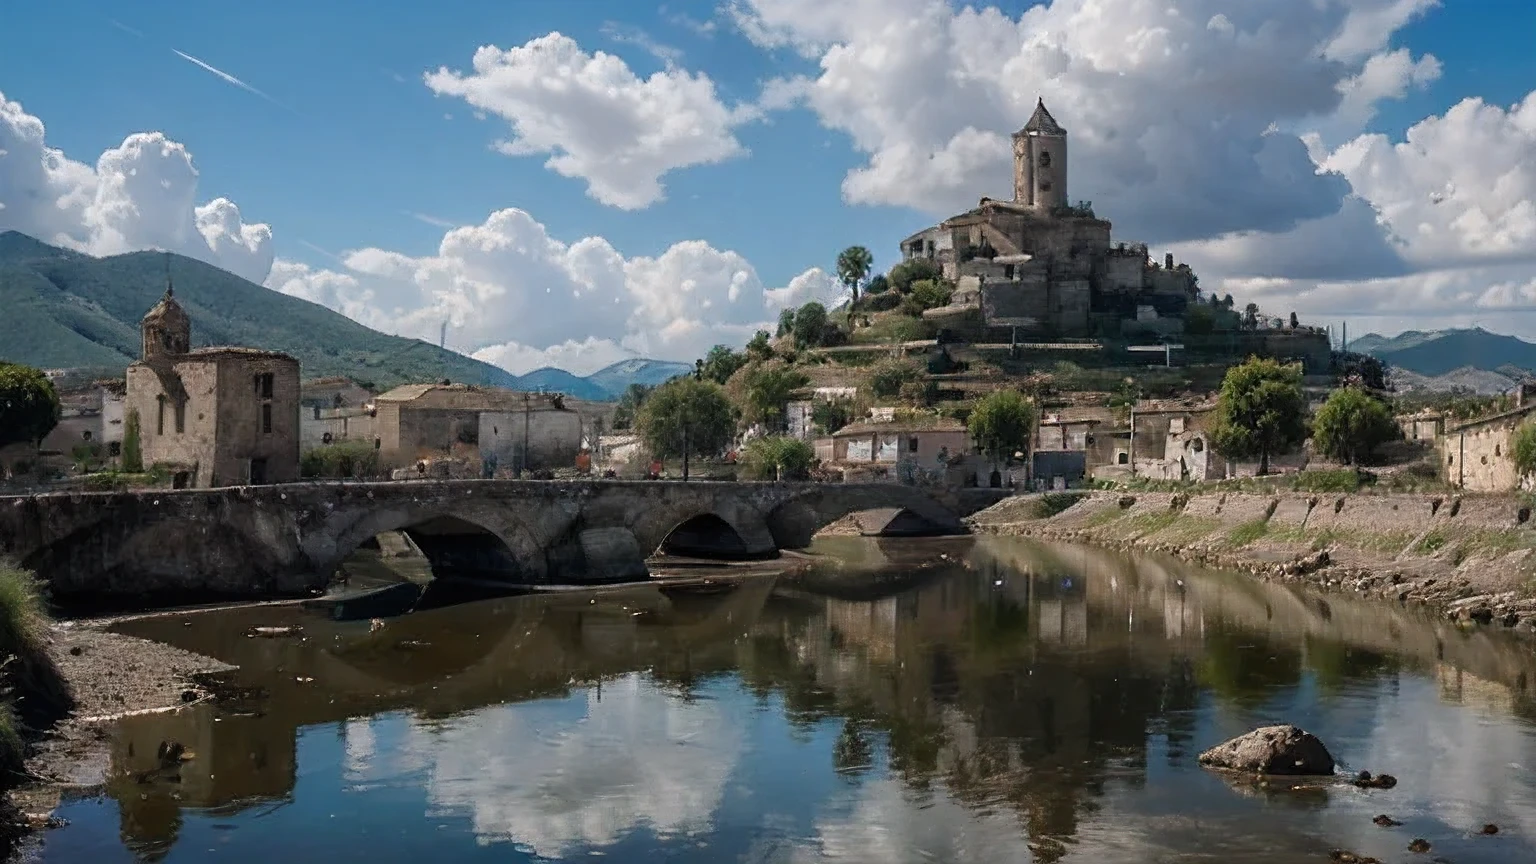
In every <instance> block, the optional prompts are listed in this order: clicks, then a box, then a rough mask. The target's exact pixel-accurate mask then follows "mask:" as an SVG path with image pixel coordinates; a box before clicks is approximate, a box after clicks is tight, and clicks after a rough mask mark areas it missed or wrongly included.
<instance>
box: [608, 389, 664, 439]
mask: <svg viewBox="0 0 1536 864" xmlns="http://www.w3.org/2000/svg"><path fill="white" fill-rule="evenodd" d="M655 389H656V388H655V387H652V386H650V385H648V384H631V385H629V386H628V387H626V388H624V393H623V395H621V396H620V397H619V407H618V408H616V409H614V412H613V428H615V429H628V428H630V427H632V426H634V425H635V418H636V417H637V416H639V414H640V408H641V406H643V405H644V404H645V400H646V399H648V398H650V395H651V391H653V390H655Z"/></svg>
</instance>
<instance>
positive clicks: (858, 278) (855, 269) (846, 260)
mask: <svg viewBox="0 0 1536 864" xmlns="http://www.w3.org/2000/svg"><path fill="white" fill-rule="evenodd" d="M874 262H875V257H874V256H873V255H871V254H869V250H868V249H865V248H864V247H863V246H849V247H848V248H847V249H844V250H843V251H842V252H840V253H839V254H838V256H837V279H838V281H839V282H842V283H843V285H844V286H845V287H847V288H848V290H849V291H851V292H853V302H852V303H851V304H849V308H850V309H851V308H852V307H853V306H854V305H857V304H858V302H859V286H860V285H862V284H864V280H865V278H867V277H868V276H869V270H870V267H871V266H873V265H874Z"/></svg>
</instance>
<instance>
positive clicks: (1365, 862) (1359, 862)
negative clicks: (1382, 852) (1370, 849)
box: [1328, 849, 1381, 864]
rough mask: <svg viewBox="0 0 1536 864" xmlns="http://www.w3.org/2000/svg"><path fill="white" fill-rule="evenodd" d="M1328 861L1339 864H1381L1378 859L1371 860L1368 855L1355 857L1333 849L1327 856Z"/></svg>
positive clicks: (1351, 853)
mask: <svg viewBox="0 0 1536 864" xmlns="http://www.w3.org/2000/svg"><path fill="white" fill-rule="evenodd" d="M1328 858H1329V860H1332V861H1338V862H1339V864H1381V859H1380V858H1372V857H1371V856H1369V855H1356V854H1355V853H1353V852H1346V851H1345V850H1343V849H1335V850H1333V851H1332V852H1330V853H1329V854H1328Z"/></svg>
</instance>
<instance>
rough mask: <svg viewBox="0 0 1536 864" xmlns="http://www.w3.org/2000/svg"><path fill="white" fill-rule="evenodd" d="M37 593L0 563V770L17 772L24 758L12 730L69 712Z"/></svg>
mask: <svg viewBox="0 0 1536 864" xmlns="http://www.w3.org/2000/svg"><path fill="white" fill-rule="evenodd" d="M41 587H42V586H41V585H40V583H39V582H38V580H37V578H36V577H35V576H34V575H33V574H32V573H31V572H29V571H27V570H23V569H21V568H20V567H17V566H15V565H14V564H11V563H9V562H7V561H5V560H0V658H3V661H4V665H3V667H0V668H3V669H4V670H5V673H4V674H5V677H4V687H5V696H6V700H7V701H6V702H5V703H3V704H0V770H9V771H12V772H17V771H20V770H21V768H22V762H23V761H24V759H25V756H26V752H25V747H24V745H23V742H22V740H21V735H20V731H19V729H18V725H25V726H30V727H33V728H42V727H44V726H46V725H48V724H50V723H52V722H54V721H55V720H57V719H59V718H60V717H62V716H63V715H64V714H65V713H67V712H68V711H69V709H70V708H72V707H73V706H74V699H73V698H72V697H71V696H70V693H69V687H68V685H67V684H65V682H64V678H63V676H62V675H60V674H59V670H58V668H57V667H56V666H54V664H53V660H52V658H50V657H49V656H48V652H47V648H46V644H47V640H48V615H47V612H46V611H45V609H44V606H43V599H42V591H41Z"/></svg>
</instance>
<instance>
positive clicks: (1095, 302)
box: [901, 101, 1197, 337]
mask: <svg viewBox="0 0 1536 864" xmlns="http://www.w3.org/2000/svg"><path fill="white" fill-rule="evenodd" d="M1067 161H1068V160H1067V130H1066V129H1064V128H1062V127H1061V125H1060V124H1059V123H1057V122H1056V119H1055V118H1054V117H1052V116H1051V113H1050V112H1049V111H1047V110H1046V108H1045V103H1044V101H1041V102H1040V103H1039V105H1038V106H1037V107H1036V108H1035V113H1034V115H1033V116H1032V117H1030V118H1029V122H1028V123H1026V124H1025V125H1024V128H1023V129H1020V130H1019V131H1018V132H1015V133H1014V134H1013V200H1011V201H999V200H996V199H993V198H982V199H981V202H980V204H978V205H977V207H976V208H975V209H973V210H969V211H967V212H965V213H961V214H959V215H957V216H952V217H950V218H949V219H946V220H944V221H943V222H941V223H939V224H938V225H935V226H933V227H931V228H928V229H926V230H924V231H920V232H918V233H916V234H914V235H912V236H911V237H908V238H907V239H905V240H903V241H902V242H901V252H902V257H903V258H904V259H912V258H928V259H932V260H933V261H934V262H935V263H937V264H938V265H939V267H940V268H941V269H942V271H943V274H944V277H945V278H946V279H949V280H950V281H952V282H954V283H955V284H956V290H955V295H954V299H953V301H952V302H951V305H950V306H947V307H944V308H942V309H935V310H930V314H929V315H928V316H927V317H929V318H930V319H933V320H935V321H936V323H938V324H939V325H940V326H941V327H945V328H947V329H959V330H964V329H972V330H974V329H976V328H985V327H1006V328H1008V329H1009V330H1012V329H1014V328H1018V330H1020V331H1021V332H1027V333H1031V334H1034V335H1043V336H1052V337H1114V336H1119V335H1121V334H1122V333H1125V334H1127V335H1131V334H1137V335H1140V334H1151V335H1170V334H1175V333H1179V332H1182V330H1183V316H1184V310H1185V309H1186V308H1187V306H1188V305H1189V303H1190V302H1191V301H1192V300H1194V298H1195V296H1196V293H1197V292H1196V280H1195V274H1194V272H1193V271H1192V270H1191V269H1190V268H1189V265H1187V264H1179V265H1175V264H1174V262H1173V256H1172V255H1171V254H1170V255H1168V256H1167V257H1166V258H1165V259H1164V260H1163V262H1162V263H1157V262H1154V261H1152V260H1151V259H1150V258H1149V257H1148V254H1147V247H1146V246H1145V245H1144V244H1136V245H1130V246H1127V245H1126V244H1125V243H1118V244H1116V243H1112V242H1111V240H1110V223H1109V222H1108V221H1107V220H1104V219H1100V218H1098V217H1097V216H1095V215H1094V212H1093V208H1092V206H1091V205H1090V204H1088V203H1082V202H1080V203H1078V204H1072V203H1071V202H1070V199H1069V198H1068V197H1067ZM978 335H979V334H978Z"/></svg>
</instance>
